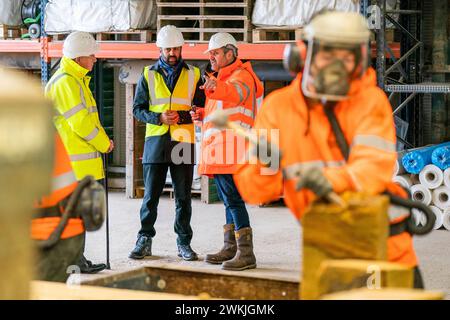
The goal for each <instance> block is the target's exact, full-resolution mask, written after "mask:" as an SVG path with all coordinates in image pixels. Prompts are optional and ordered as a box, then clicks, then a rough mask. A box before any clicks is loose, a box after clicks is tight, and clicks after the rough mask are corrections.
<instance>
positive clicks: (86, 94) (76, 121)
mask: <svg viewBox="0 0 450 320" xmlns="http://www.w3.org/2000/svg"><path fill="white" fill-rule="evenodd" d="M88 72H89V71H88V70H87V69H85V68H83V67H81V66H80V65H79V64H77V63H76V62H75V61H73V60H71V59H69V58H67V57H63V58H62V60H61V66H60V68H59V69H58V71H56V73H55V74H54V75H53V76H52V78H51V79H50V81H49V82H48V84H47V86H46V87H45V94H46V96H47V97H48V98H50V99H52V100H53V102H54V104H55V108H56V110H57V114H56V115H55V117H54V123H55V126H56V128H57V130H58V132H59V135H60V136H61V139H62V141H63V142H64V146H65V147H66V149H67V152H68V154H69V157H70V161H71V164H72V167H73V170H74V172H75V176H76V178H77V180H81V179H83V178H84V177H85V176H87V175H92V176H93V177H94V179H96V180H99V179H103V178H104V177H105V176H104V171H103V161H102V157H101V153H105V152H106V151H107V150H108V148H109V146H110V140H109V138H108V136H107V135H106V132H105V130H104V129H103V127H102V125H101V124H100V119H99V117H98V110H97V104H96V103H95V100H94V97H93V96H92V92H91V90H90V89H89V81H90V80H91V77H89V76H87V73H88Z"/></svg>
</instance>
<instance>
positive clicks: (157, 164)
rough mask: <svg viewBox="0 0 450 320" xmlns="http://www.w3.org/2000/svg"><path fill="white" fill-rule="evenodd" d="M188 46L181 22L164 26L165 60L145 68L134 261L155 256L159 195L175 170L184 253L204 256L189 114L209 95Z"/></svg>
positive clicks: (138, 104) (139, 104)
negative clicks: (195, 212) (198, 245)
mask: <svg viewBox="0 0 450 320" xmlns="http://www.w3.org/2000/svg"><path fill="white" fill-rule="evenodd" d="M183 44H184V38H183V35H182V33H181V32H180V31H179V30H178V29H177V28H176V27H175V26H171V25H168V26H164V27H163V28H161V30H160V31H159V32H158V35H157V40H156V45H157V46H158V48H159V49H160V57H159V60H158V61H157V62H156V63H155V64H153V65H151V66H148V67H145V69H144V72H143V73H142V76H141V78H140V79H139V82H138V84H137V88H136V95H135V98H134V104H133V114H134V117H135V118H136V119H137V120H138V121H141V122H144V123H145V124H146V133H145V145H144V155H143V157H142V164H143V169H144V170H143V171H144V185H145V192H144V199H143V202H142V206H141V210H140V218H141V229H140V230H139V232H138V236H137V242H136V246H135V248H134V249H133V251H132V252H131V253H130V255H129V257H130V258H131V259H142V258H144V257H146V256H151V255H152V238H153V237H154V236H155V234H156V230H155V227H154V224H155V221H156V217H157V209H158V203H159V197H160V196H161V193H162V191H163V188H164V185H165V183H166V175H167V171H168V170H169V169H170V176H171V178H172V184H173V187H174V192H175V206H176V213H175V225H174V230H175V233H176V234H177V236H178V237H177V246H178V256H179V257H181V258H182V259H184V260H187V261H193V260H197V259H198V257H197V254H196V253H195V252H194V251H193V250H192V248H191V246H190V243H191V239H192V228H191V225H190V221H191V215H192V207H191V186H192V179H193V170H194V161H195V159H194V156H195V131H194V124H193V122H192V119H191V116H190V114H189V112H190V111H191V110H192V107H194V106H199V107H203V105H204V101H205V97H204V94H203V91H202V90H199V86H200V81H199V80H200V70H199V69H198V68H197V67H194V66H192V65H189V64H187V63H186V62H184V61H183V59H182V55H181V53H182V46H183Z"/></svg>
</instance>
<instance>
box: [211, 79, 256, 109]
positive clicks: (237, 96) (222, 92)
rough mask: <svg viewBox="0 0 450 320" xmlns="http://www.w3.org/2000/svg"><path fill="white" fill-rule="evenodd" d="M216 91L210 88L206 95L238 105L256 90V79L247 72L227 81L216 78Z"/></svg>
mask: <svg viewBox="0 0 450 320" xmlns="http://www.w3.org/2000/svg"><path fill="white" fill-rule="evenodd" d="M216 81H217V85H216V89H215V90H214V91H211V90H208V91H206V92H205V94H206V96H207V97H208V98H210V99H214V100H223V101H227V102H230V103H234V104H236V105H240V104H242V103H244V102H245V101H246V100H247V99H248V97H249V96H250V94H251V92H253V90H254V80H253V78H252V77H251V76H250V74H248V75H247V72H240V73H239V74H238V75H234V76H231V77H230V78H229V79H227V80H226V81H220V80H216Z"/></svg>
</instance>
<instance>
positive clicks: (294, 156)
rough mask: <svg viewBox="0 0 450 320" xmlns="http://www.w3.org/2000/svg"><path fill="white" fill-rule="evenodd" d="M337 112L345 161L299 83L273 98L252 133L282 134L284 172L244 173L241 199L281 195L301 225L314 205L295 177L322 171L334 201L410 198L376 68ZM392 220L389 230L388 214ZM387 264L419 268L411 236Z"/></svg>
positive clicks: (392, 241)
mask: <svg viewBox="0 0 450 320" xmlns="http://www.w3.org/2000/svg"><path fill="white" fill-rule="evenodd" d="M334 111H335V115H336V118H337V120H338V122H339V124H340V126H341V127H342V130H343V132H344V135H345V138H346V140H347V143H348V145H349V146H350V155H349V159H348V161H345V159H344V158H343V155H342V153H341V151H340V149H339V147H338V145H337V143H336V137H335V135H334V132H333V130H332V128H331V125H330V123H329V121H328V118H327V116H326V114H325V112H324V109H323V106H322V105H320V104H317V105H315V106H313V107H311V108H308V107H307V104H306V101H305V97H304V96H303V94H302V93H301V75H298V77H297V78H296V79H295V80H294V81H293V82H292V83H291V84H290V85H289V86H288V87H285V88H282V89H279V90H277V91H274V92H272V93H271V94H270V95H269V96H268V97H267V98H266V99H265V100H264V102H263V104H262V107H261V109H260V111H259V113H258V116H257V118H256V121H255V126H254V127H255V129H269V131H270V129H276V130H279V131H278V134H279V143H278V145H279V148H280V151H281V154H282V159H281V162H280V167H281V168H280V169H281V170H273V172H272V173H273V174H267V172H266V174H261V169H262V165H261V164H260V163H256V164H255V162H253V164H250V163H247V164H244V165H241V166H240V167H239V169H238V172H237V173H236V175H235V177H234V181H235V183H236V185H237V187H238V189H239V192H240V194H241V195H242V198H243V199H244V200H245V201H246V202H248V203H253V204H261V203H267V202H269V201H272V200H275V199H278V198H279V197H280V195H282V194H283V193H284V200H285V202H286V205H287V206H288V207H289V209H290V210H291V211H292V212H293V214H294V215H295V216H296V217H297V219H299V220H300V219H301V217H302V215H303V213H304V211H305V209H306V208H307V207H308V205H309V204H310V203H311V202H312V201H313V200H314V199H315V195H314V194H313V192H311V191H310V190H307V189H303V190H300V191H298V192H297V191H296V190H295V186H296V182H297V181H298V177H297V176H296V175H295V174H296V172H298V169H300V168H305V167H306V168H307V167H308V166H321V167H322V168H323V173H324V175H325V176H326V178H327V179H328V180H329V181H330V183H331V184H332V186H333V189H334V191H335V192H337V193H341V192H344V191H364V192H367V193H370V194H380V193H382V192H384V191H386V190H387V189H389V190H390V191H394V192H395V193H396V194H397V195H400V196H403V197H405V196H406V193H405V192H403V190H401V189H400V188H399V187H398V186H396V185H393V183H392V182H391V180H392V176H393V173H394V165H395V161H396V159H397V155H396V153H395V142H396V136H395V127H394V120H393V116H392V107H391V105H390V103H389V100H388V99H387V97H386V95H385V93H384V92H383V91H382V90H380V89H379V88H378V87H377V86H376V75H375V71H374V70H373V69H372V68H370V69H368V70H367V72H366V74H365V75H364V76H363V78H362V79H360V80H357V81H353V82H352V85H351V88H350V97H349V99H347V100H344V101H340V102H339V103H337V104H336V106H335V109H334ZM269 139H270V136H269ZM403 213H404V212H403ZM389 215H390V218H391V223H392V222H393V220H394V219H393V218H392V213H391V209H390V213H389ZM399 219H400V220H402V218H399ZM399 219H397V221H398V220H399ZM403 219H404V215H403ZM397 221H396V222H397ZM388 259H389V261H395V262H400V263H403V264H406V265H408V266H411V267H412V266H416V265H417V259H416V255H415V253H414V249H413V245H412V237H411V235H410V234H409V233H407V232H404V233H401V234H399V235H396V236H392V237H389V240H388Z"/></svg>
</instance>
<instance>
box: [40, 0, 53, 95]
mask: <svg viewBox="0 0 450 320" xmlns="http://www.w3.org/2000/svg"><path fill="white" fill-rule="evenodd" d="M47 2H48V0H41V39H40V41H41V82H42V86H43V87H45V85H46V84H47V82H48V81H49V80H50V71H51V65H50V63H49V61H50V60H49V59H48V37H47V34H46V33H45V28H44V27H45V23H44V20H45V7H46V5H47Z"/></svg>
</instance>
